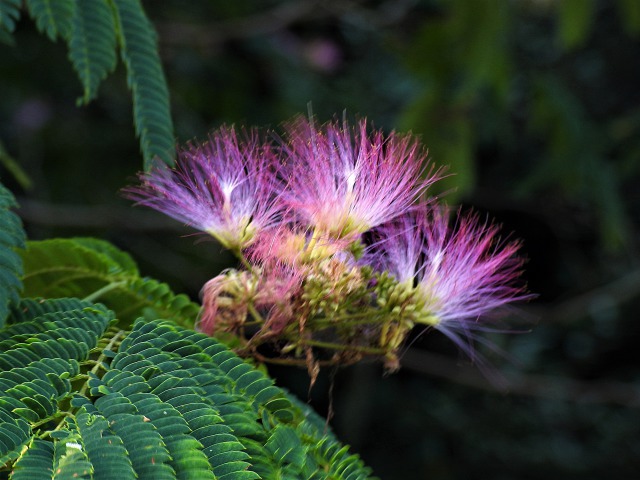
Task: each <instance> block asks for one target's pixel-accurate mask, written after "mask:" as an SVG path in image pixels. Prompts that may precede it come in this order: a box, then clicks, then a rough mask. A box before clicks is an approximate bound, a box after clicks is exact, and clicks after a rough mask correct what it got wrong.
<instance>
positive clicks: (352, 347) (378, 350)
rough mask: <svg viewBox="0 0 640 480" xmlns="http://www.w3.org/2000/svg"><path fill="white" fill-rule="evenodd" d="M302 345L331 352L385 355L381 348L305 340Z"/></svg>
mask: <svg viewBox="0 0 640 480" xmlns="http://www.w3.org/2000/svg"><path fill="white" fill-rule="evenodd" d="M304 343H306V344H307V345H311V346H312V347H320V348H328V349H331V350H354V351H356V352H362V353H369V354H372V355H382V354H384V353H387V352H386V350H384V349H382V348H375V347H362V346H359V345H343V344H340V343H332V342H322V341H320V340H307V339H305V340H304Z"/></svg>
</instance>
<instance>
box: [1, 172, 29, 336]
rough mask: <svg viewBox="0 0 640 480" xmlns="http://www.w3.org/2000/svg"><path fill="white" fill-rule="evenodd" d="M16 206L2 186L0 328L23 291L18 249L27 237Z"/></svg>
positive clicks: (11, 196) (12, 198) (9, 193)
mask: <svg viewBox="0 0 640 480" xmlns="http://www.w3.org/2000/svg"><path fill="white" fill-rule="evenodd" d="M16 205H17V204H16V201H15V199H14V197H13V195H12V194H11V192H9V190H7V189H6V188H5V187H4V186H3V185H2V184H0V225H2V229H1V230H0V327H2V326H3V325H4V322H5V319H6V317H7V315H8V313H9V304H10V303H11V302H17V301H18V298H19V297H18V294H19V292H20V291H21V290H22V282H21V281H20V277H21V276H22V259H21V258H20V256H19V255H18V253H17V252H16V248H23V247H24V245H25V240H26V235H25V233H24V230H23V229H22V223H21V221H20V218H18V216H17V215H16V214H15V213H13V212H12V211H11V210H10V209H11V208H13V207H15V206H16Z"/></svg>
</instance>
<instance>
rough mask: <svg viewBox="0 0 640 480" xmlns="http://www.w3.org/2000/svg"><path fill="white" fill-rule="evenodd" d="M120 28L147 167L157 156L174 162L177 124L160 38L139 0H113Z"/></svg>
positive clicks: (137, 125)
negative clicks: (165, 74)
mask: <svg viewBox="0 0 640 480" xmlns="http://www.w3.org/2000/svg"><path fill="white" fill-rule="evenodd" d="M113 5H114V7H115V8H114V13H115V17H116V26H117V28H116V31H117V32H118V40H119V43H120V47H121V50H120V52H121V54H122V61H123V62H124V63H125V65H126V66H127V81H128V83H129V87H130V88H131V91H132V92H133V116H134V122H135V126H136V133H137V134H138V135H139V136H140V142H141V147H142V154H143V156H144V158H145V167H146V168H149V167H151V160H153V159H154V158H155V157H156V156H157V157H159V158H160V159H162V160H163V161H165V162H166V163H172V162H173V160H172V158H173V155H172V150H173V147H174V139H173V125H172V123H171V115H170V111H169V91H168V89H167V84H166V83H165V81H164V75H163V73H162V66H161V65H160V57H159V55H158V48H157V39H156V36H155V32H154V31H153V27H152V25H151V23H150V22H149V19H148V18H147V17H146V15H145V14H144V11H143V10H142V5H141V3H140V2H139V1H138V0H113Z"/></svg>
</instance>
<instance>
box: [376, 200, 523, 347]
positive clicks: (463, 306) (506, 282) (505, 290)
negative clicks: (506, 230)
mask: <svg viewBox="0 0 640 480" xmlns="http://www.w3.org/2000/svg"><path fill="white" fill-rule="evenodd" d="M379 234H380V237H381V239H380V240H379V243H378V244H377V247H378V251H377V254H376V255H379V257H377V256H375V255H374V256H373V258H375V259H376V261H377V262H378V264H379V268H380V267H381V268H384V269H385V270H387V271H388V272H389V273H391V274H393V275H394V276H395V278H396V280H397V281H398V282H399V283H400V284H403V285H404V286H405V287H406V288H407V289H410V290H411V291H412V293H413V296H412V298H413V302H414V303H416V307H417V308H416V309H415V315H414V317H413V321H414V322H415V323H422V324H426V325H430V326H433V327H434V328H436V329H437V330H439V331H441V332H442V333H444V334H445V335H446V336H447V337H449V338H450V339H451V340H452V341H453V342H455V343H456V344H457V345H458V346H459V347H461V348H462V349H463V350H465V351H466V352H467V353H469V354H470V356H473V350H472V347H471V341H473V340H474V339H476V338H478V337H477V334H475V332H477V331H481V330H492V328H491V327H490V326H489V325H488V324H487V322H486V320H487V317H488V316H490V315H491V314H492V313H495V312H496V311H497V310H499V309H500V308H501V307H504V306H505V305H506V304H508V303H510V302H513V301H516V300H523V299H526V298H529V296H528V295H526V294H525V293H524V288H523V286H519V285H517V280H518V278H519V276H520V273H521V272H520V268H521V266H522V260H521V259H519V258H518V257H517V256H516V254H517V251H518V249H519V243H518V242H505V241H502V240H501V239H500V238H499V237H498V227H496V226H495V225H491V224H488V223H486V222H485V223H482V222H480V221H479V219H478V217H477V216H476V215H467V216H463V215H460V216H459V217H458V219H457V221H456V225H455V227H454V228H451V227H450V225H449V215H448V211H447V210H443V209H437V208H424V209H417V210H416V211H414V212H412V213H411V214H409V215H407V216H406V217H404V218H402V219H398V220H397V221H396V222H394V223H390V224H388V225H385V226H384V227H382V228H381V229H379Z"/></svg>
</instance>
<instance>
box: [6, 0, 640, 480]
mask: <svg viewBox="0 0 640 480" xmlns="http://www.w3.org/2000/svg"><path fill="white" fill-rule="evenodd" d="M144 5H145V8H146V10H147V13H148V15H149V17H150V18H151V19H152V21H153V23H154V25H155V27H156V29H157V31H158V35H159V43H160V50H161V55H162V60H163V63H164V67H165V72H166V75H167V80H168V83H169V88H170V92H171V100H172V108H173V118H174V121H175V125H176V135H177V140H178V141H179V142H181V143H184V142H185V141H187V140H190V139H193V138H203V137H204V136H205V135H206V134H207V132H208V131H209V130H210V129H212V128H214V127H216V126H218V125H220V124H221V123H223V122H226V123H236V124H247V125H259V126H263V127H272V128H276V129H277V128H278V127H279V125H280V123H281V122H282V121H284V120H286V119H288V118H290V117H291V116H293V115H295V114H298V113H303V114H306V113H307V108H308V107H307V105H308V103H309V102H311V104H312V106H313V111H314V113H315V114H316V115H317V116H318V118H319V119H320V120H328V119H330V118H332V117H333V116H334V115H338V116H341V115H342V114H343V112H345V111H346V114H347V116H348V117H350V118H356V117H367V118H369V119H371V120H372V121H373V122H374V123H375V125H376V127H379V128H383V129H385V130H391V129H396V130H400V131H412V132H414V133H415V134H418V135H420V136H421V137H422V140H423V142H424V144H425V145H427V146H428V147H429V152H430V157H431V159H432V161H433V162H435V163H437V164H440V165H449V171H450V172H451V173H453V174H454V175H452V176H450V177H448V178H447V179H445V180H444V181H443V182H441V184H440V185H439V186H438V187H436V190H434V193H447V195H445V196H444V197H443V199H444V200H445V201H447V202H448V203H450V204H461V205H463V208H473V209H474V210H476V211H479V212H480V213H481V214H482V215H487V216H489V217H491V218H494V219H496V221H497V222H499V223H501V224H502V225H503V228H504V232H505V235H507V234H509V232H513V233H512V234H511V235H512V238H520V239H522V241H523V245H524V246H523V253H524V254H525V255H526V256H527V257H528V259H529V260H528V262H527V264H526V278H527V281H528V284H529V289H530V291H532V292H535V293H537V294H539V296H538V297H537V298H536V299H535V300H534V301H531V302H530V303H528V304H525V305H521V306H519V310H518V311H516V312H514V316H513V319H514V320H513V325H515V327H514V328H515V329H517V330H520V331H529V330H530V332H529V333H519V334H512V335H497V334H496V335H491V336H490V337H489V339H490V340H491V342H493V343H495V344H496V345H498V346H499V347H500V348H501V349H503V350H504V351H505V356H506V357H507V359H505V358H504V356H500V355H497V356H496V355H493V354H492V352H491V351H484V349H483V348H481V347H478V348H479V350H480V352H481V353H482V354H483V355H486V356H487V357H488V359H489V361H490V362H491V363H492V365H493V366H494V367H493V368H494V369H495V372H494V373H491V372H488V377H489V378H490V379H493V383H492V382H491V381H489V380H487V379H486V378H485V376H483V374H482V373H480V372H479V370H478V368H476V366H474V365H472V364H471V363H470V362H469V361H468V360H467V359H466V358H465V357H464V355H462V354H460V353H459V352H457V351H456V349H455V347H454V346H452V345H451V344H450V343H449V342H448V341H446V339H444V338H442V337H441V336H440V335H439V334H437V333H433V332H427V333H423V334H418V333H416V335H415V338H413V339H412V342H411V345H410V347H408V348H407V351H406V353H405V355H404V357H403V360H402V363H403V368H402V370H401V371H400V372H399V373H397V374H395V375H391V376H386V377H385V376H383V372H382V368H381V366H380V365H378V364H373V363H372V364H362V365H358V366H355V367H349V368H345V369H342V370H340V371H337V372H330V371H327V372H323V374H322V375H321V377H320V380H319V381H318V383H317V384H316V385H315V387H314V388H313V389H312V391H311V393H310V394H309V393H308V387H309V385H308V377H307V375H306V372H305V371H301V370H293V369H284V368H270V371H271V373H272V375H274V376H275V377H276V378H277V381H278V383H279V384H280V385H282V386H285V387H287V388H289V389H291V390H292V391H294V392H296V393H297V394H298V395H299V396H300V397H301V398H302V399H303V400H310V401H311V403H312V405H313V406H314V407H315V408H316V409H317V410H318V411H319V412H320V413H321V414H323V415H327V414H328V413H329V412H330V411H332V412H333V414H334V415H333V418H332V420H331V425H332V427H333V428H334V430H335V431H336V432H337V434H338V435H339V437H340V438H341V439H342V440H343V441H344V442H346V443H349V444H351V445H352V447H353V449H354V450H355V451H356V452H358V453H360V454H361V455H362V457H363V458H364V459H365V461H366V462H367V463H368V464H369V465H371V466H372V467H373V468H374V471H375V473H376V474H377V475H379V476H380V477H381V478H383V479H387V480H392V479H429V478H433V479H442V480H448V479H499V480H502V479H504V480H507V479H545V480H546V479H549V478H565V479H574V478H575V479H578V478H579V479H584V478H608V479H611V480H615V479H635V478H640V361H639V360H638V357H639V351H640V349H639V348H638V341H640V322H639V321H638V320H639V319H638V309H639V308H640V262H639V259H640V255H639V253H640V244H639V240H640V237H639V235H638V233H639V232H638V230H639V228H640V184H639V183H638V181H639V180H640V178H639V177H640V88H639V84H640V83H639V79H640V60H639V59H640V43H639V42H638V40H639V38H640V2H638V1H637V0H618V1H597V0H555V1H554V0H510V1H507V0H504V1H502V0H495V1H492V0H477V1H476V0H451V1H436V0H433V1H428V0H395V1H394V0H387V1H364V0H362V1H358V0H353V1H350V0H342V1H341V0H334V1H332V0H325V1H310V0H281V1H276V0H270V1H262V2H253V1H249V0H242V1H234V2H228V1H222V0H218V1H215V0H193V1H190V2H182V1H178V0H172V1H163V2H154V1H150V0H149V1H145V2H144ZM15 40H16V44H15V45H14V46H7V45H0V92H1V93H0V96H1V100H2V101H1V102H0V142H2V143H1V145H0V147H1V148H0V159H1V161H0V176H1V177H2V181H3V182H4V183H5V184H6V185H7V186H9V187H10V188H11V189H12V190H13V191H14V192H15V193H16V195H17V196H18V199H19V201H20V204H21V209H20V213H21V215H22V218H23V220H24V222H25V225H26V228H27V230H28V233H29V235H30V237H31V238H32V239H42V238H49V237H52V236H74V235H83V236H84V235H93V236H98V237H102V238H106V239H108V240H110V241H112V242H113V243H115V244H116V245H117V246H119V247H121V248H123V249H124V250H126V251H128V252H130V253H131V254H132V255H133V256H134V257H135V258H136V260H137V261H138V262H139V264H140V267H141V270H142V271H143V272H144V273H145V274H147V275H150V276H153V277H156V278H158V279H160V280H163V281H167V282H168V283H170V284H171V286H172V287H173V288H174V289H175V290H176V291H178V292H186V293H188V294H189V295H190V296H191V297H192V298H194V299H197V297H198V292H199V289H200V287H201V286H202V284H203V283H204V282H205V281H207V280H208V279H209V278H211V277H213V276H214V275H216V274H217V273H218V272H219V271H220V270H221V269H222V268H225V267H227V266H229V265H232V264H233V260H232V259H231V258H230V257H228V256H227V255H226V254H224V253H223V252H222V251H221V248H220V247H219V246H218V245H217V244H215V243H213V242H212V241H206V242H202V241H199V240H200V239H201V238H202V237H200V236H192V233H193V231H192V230H189V229H187V228H185V227H183V226H181V225H180V224H179V223H177V222H174V221H172V220H170V219H168V218H165V217H163V216H162V215H161V214H159V213H155V212H152V211H145V210H143V209H141V208H131V205H130V202H128V201H127V200H124V199H123V198H121V196H120V195H119V193H118V191H119V190H120V189H121V188H122V187H124V186H125V185H128V184H130V183H133V182H134V181H135V173H136V172H137V170H139V169H140V168H141V165H142V159H141V156H140V154H139V152H138V143H137V140H136V139H135V137H134V130H133V125H132V113H131V97H130V94H129V92H128V91H127V88H126V80H125V75H124V71H123V68H122V66H121V65H120V66H119V67H118V70H117V71H116V73H115V74H114V75H111V76H110V77H109V78H108V79H107V80H106V81H105V83H104V84H103V85H102V87H101V89H100V91H99V97H98V99H97V101H94V102H93V103H91V104H90V105H89V106H87V107H80V108H78V107H76V98H77V97H79V96H80V95H81V93H82V90H81V86H80V84H79V82H78V80H77V79H76V76H75V73H74V72H73V70H72V67H71V65H70V63H69V61H68V60H67V53H66V47H65V46H64V45H63V44H62V42H60V41H59V42H58V43H56V44H53V43H51V42H49V41H48V40H47V39H46V38H45V37H44V36H43V35H40V34H38V32H37V31H36V30H35V27H34V25H33V23H32V22H31V21H30V20H27V19H23V20H22V21H21V22H20V23H19V25H18V29H17V32H16V35H15ZM20 169H21V170H23V171H24V172H26V174H27V175H28V178H23V176H22V175H21V174H20V171H19V170H20ZM507 323H509V322H507ZM497 372H500V374H498V373H497ZM332 385H333V388H331V386H332Z"/></svg>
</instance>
